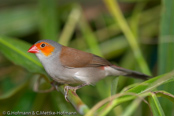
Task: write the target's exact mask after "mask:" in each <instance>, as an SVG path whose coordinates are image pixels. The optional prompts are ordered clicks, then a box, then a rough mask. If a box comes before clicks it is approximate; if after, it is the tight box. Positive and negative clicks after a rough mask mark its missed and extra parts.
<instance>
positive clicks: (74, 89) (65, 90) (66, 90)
mask: <svg viewBox="0 0 174 116" xmlns="http://www.w3.org/2000/svg"><path fill="white" fill-rule="evenodd" d="M70 89H71V90H73V91H74V92H75V93H76V90H77V89H76V88H75V87H71V86H65V87H64V92H65V100H66V101H67V102H69V100H68V91H69V90H70Z"/></svg>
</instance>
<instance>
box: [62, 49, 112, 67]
mask: <svg viewBox="0 0 174 116" xmlns="http://www.w3.org/2000/svg"><path fill="white" fill-rule="evenodd" d="M59 58H60V62H61V64H62V65H63V66H65V67H70V68H80V67H100V66H109V65H111V63H110V62H109V61H107V60H105V59H103V58H101V57H99V56H96V55H93V54H91V53H87V52H83V51H80V50H77V49H74V48H69V47H65V46H63V47H62V50H61V53H60V56H59Z"/></svg>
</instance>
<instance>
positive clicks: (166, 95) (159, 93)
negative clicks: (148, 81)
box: [154, 91, 174, 103]
mask: <svg viewBox="0 0 174 116" xmlns="http://www.w3.org/2000/svg"><path fill="white" fill-rule="evenodd" d="M154 93H155V94H156V95H157V96H158V97H159V96H160V97H164V98H167V99H168V100H170V101H172V102H173V103H174V95H172V94H171V93H168V92H166V91H155V92H154Z"/></svg>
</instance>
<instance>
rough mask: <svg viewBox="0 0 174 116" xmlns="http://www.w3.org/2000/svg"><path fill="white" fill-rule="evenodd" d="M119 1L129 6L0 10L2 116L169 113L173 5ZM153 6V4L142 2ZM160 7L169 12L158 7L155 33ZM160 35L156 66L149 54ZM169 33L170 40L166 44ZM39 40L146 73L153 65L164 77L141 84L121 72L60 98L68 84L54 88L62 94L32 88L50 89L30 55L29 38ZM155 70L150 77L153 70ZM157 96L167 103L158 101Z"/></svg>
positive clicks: (107, 0)
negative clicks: (17, 114) (9, 115)
mask: <svg viewBox="0 0 174 116" xmlns="http://www.w3.org/2000/svg"><path fill="white" fill-rule="evenodd" d="M120 1H121V3H122V4H124V3H126V4H127V5H128V7H127V6H125V7H122V4H118V2H117V1H116V0H104V1H98V3H100V2H103V3H104V5H105V6H106V7H107V9H108V12H104V11H103V10H101V8H103V6H100V7H95V8H93V7H92V6H91V7H90V8H87V6H86V7H83V6H85V5H86V4H84V3H83V1H81V4H80V3H79V2H69V3H67V2H58V1H57V0H51V1H50V0H39V1H35V2H32V1H27V2H26V3H25V4H21V5H19V6H17V7H14V8H8V7H7V8H6V7H5V8H4V10H0V25H1V26H0V77H1V78H0V113H2V112H3V111H21V112H24V111H56V112H57V111H60V112H63V111H65V112H76V113H77V114H78V115H81V114H82V115H86V116H91V115H97V116H105V115H118V116H120V115H121V116H131V115H133V116H139V115H142V116H145V115H154V116H165V115H166V116H168V115H172V108H173V107H172V105H171V104H173V103H174V95H173V93H172V91H170V90H172V88H173V87H172V86H173V80H174V72H173V71H172V70H173V64H172V63H171V62H172V59H173V56H174V55H173V52H172V49H173V43H172V42H171V41H172V37H173V36H172V35H173V30H174V29H173V25H172V24H173V23H172V19H173V15H171V14H172V13H171V11H172V8H173V7H172V5H173V4H172V3H173V2H172V0H168V1H167V0H164V2H163V3H162V6H161V5H159V4H161V3H160V2H159V1H155V2H154V1H149V0H141V1H138V0H120ZM86 2H89V1H86ZM86 2H85V3H86ZM17 3H18V2H17ZM103 3H102V4H103ZM132 3H134V6H132ZM152 3H153V5H152V6H150V7H149V6H148V5H147V4H152ZM7 4H8V2H7ZM9 4H10V3H9ZM94 4H95V3H94ZM129 6H130V7H129ZM120 7H121V9H122V10H120ZM82 8H83V9H82ZM96 9H97V10H96ZM160 9H166V10H164V11H163V15H162V20H161V32H160V34H159V32H158V30H159V27H160V26H159V25H160V24H159V22H160ZM99 11H100V12H99ZM88 12H90V15H89V14H88ZM169 23H170V24H169ZM38 35H39V38H38ZM158 35H160V41H159V56H158V57H159V65H158V64H156V59H155V57H156V56H154V54H155V53H156V51H155V50H156V48H157V47H156V45H153V42H154V41H157V40H156V39H155V38H154V37H158ZM12 36H13V37H12ZM166 37H167V40H170V41H166ZM58 38H59V39H58ZM39 39H52V40H54V41H57V42H59V43H61V44H63V45H67V46H70V47H73V48H77V49H80V50H84V51H88V52H92V53H94V54H97V55H100V56H102V57H104V58H106V59H108V60H110V61H111V62H112V63H113V64H118V65H120V66H122V67H124V68H128V69H131V70H137V71H140V72H143V73H146V74H151V72H150V69H153V68H154V67H155V66H156V67H155V68H158V69H159V73H160V74H162V75H158V76H154V78H151V79H149V80H146V81H144V82H142V81H141V80H136V79H131V78H125V77H123V76H120V77H117V78H115V77H108V78H105V79H104V80H101V81H100V82H98V83H97V84H96V86H87V87H83V88H82V89H80V90H78V91H77V94H76V93H74V92H73V91H69V93H68V99H69V101H70V103H68V102H66V101H65V99H64V86H65V85H61V86H60V87H59V92H58V91H52V92H50V93H37V92H34V91H33V90H32V89H33V87H34V86H35V85H36V82H37V80H38V78H41V81H40V83H39V89H41V90H43V89H45V90H46V89H49V87H50V80H51V79H50V77H49V76H48V75H47V74H46V72H45V70H44V68H43V66H42V65H41V63H40V61H39V60H38V59H37V58H36V56H35V55H34V54H30V53H27V50H28V49H29V48H30V47H31V45H32V44H31V43H33V42H36V41H37V40H39ZM166 51H168V52H166ZM154 59H155V60H154ZM166 62H167V63H166ZM148 64H149V66H148ZM13 67H14V68H13ZM149 67H150V68H149ZM155 68H154V69H153V70H152V74H156V73H155V70H156V69H155ZM170 71H171V72H170ZM163 73H165V74H163ZM157 87H160V88H161V89H162V90H163V91H159V90H158V88H157ZM168 88H169V89H168ZM159 97H160V98H159ZM161 99H162V100H165V101H162V102H161ZM166 100H168V101H170V104H169V103H168V102H166ZM9 104H10V105H9ZM166 109H167V112H166Z"/></svg>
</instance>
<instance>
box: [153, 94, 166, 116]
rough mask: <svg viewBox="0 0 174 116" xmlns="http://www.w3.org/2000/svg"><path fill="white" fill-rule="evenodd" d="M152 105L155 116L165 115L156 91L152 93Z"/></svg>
mask: <svg viewBox="0 0 174 116" xmlns="http://www.w3.org/2000/svg"><path fill="white" fill-rule="evenodd" d="M150 105H151V107H152V112H153V114H154V116H165V114H164V112H163V109H162V108H161V105H160V103H159V101H158V98H157V97H156V95H155V94H154V93H151V97H150Z"/></svg>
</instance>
